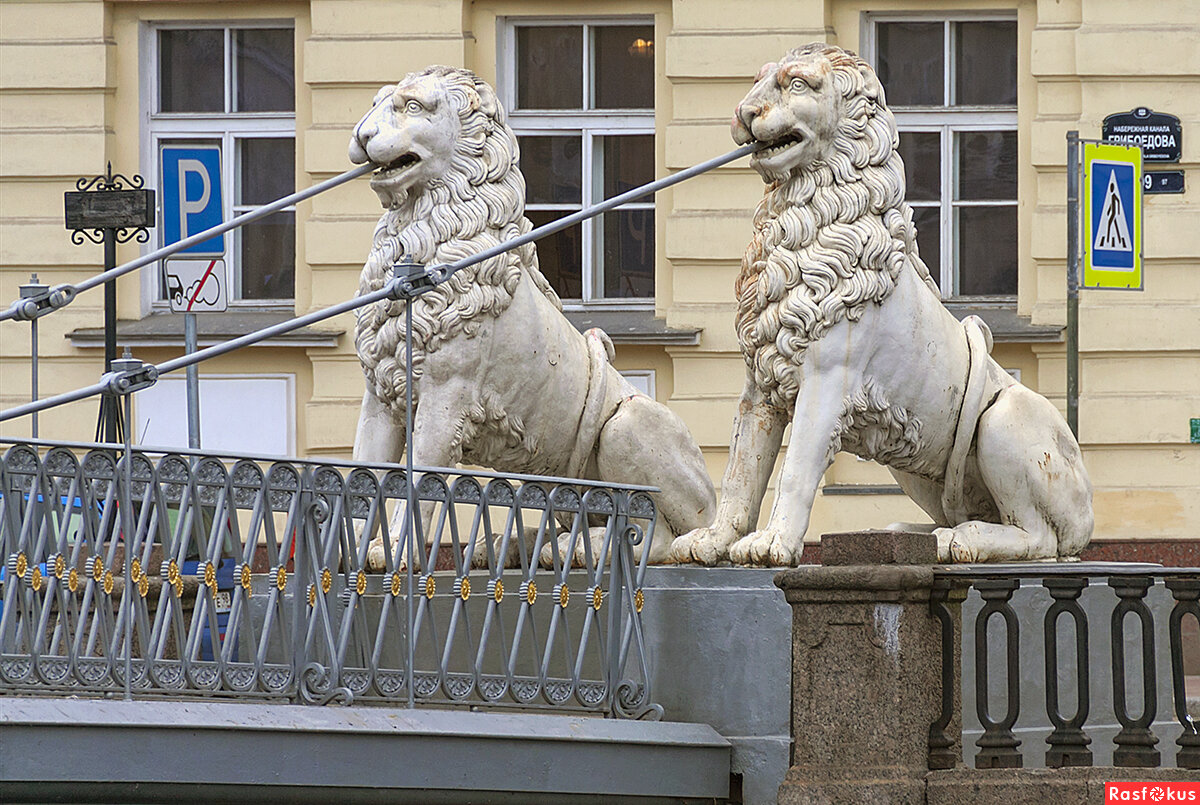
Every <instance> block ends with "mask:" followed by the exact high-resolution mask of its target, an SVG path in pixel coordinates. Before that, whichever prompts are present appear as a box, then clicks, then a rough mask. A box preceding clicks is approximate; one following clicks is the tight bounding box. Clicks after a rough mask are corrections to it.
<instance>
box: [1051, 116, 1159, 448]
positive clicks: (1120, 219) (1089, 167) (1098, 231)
mask: <svg viewBox="0 0 1200 805" xmlns="http://www.w3.org/2000/svg"><path fill="white" fill-rule="evenodd" d="M1080 146H1082V149H1081V148H1080ZM1081 150H1082V156H1083V159H1082V166H1081V164H1080V151H1081ZM1081 167H1082V171H1081ZM1081 172H1082V185H1083V189H1082V192H1083V208H1082V210H1081V209H1080V203H1079V202H1080V178H1081V176H1080V175H1081ZM1144 190H1145V184H1144V182H1143V174H1142V151H1141V149H1140V148H1139V147H1138V146H1136V145H1114V144H1111V143H1099V142H1095V141H1085V140H1081V139H1079V132H1078V131H1068V132H1067V424H1068V425H1069V426H1070V427H1071V432H1072V433H1074V434H1075V438H1077V439H1078V438H1079V289H1080V288H1081V287H1083V288H1096V289H1108V290H1123V291H1140V290H1142V289H1143V288H1144V285H1145V284H1144V279H1143V271H1142V231H1143V229H1142V194H1143V191H1144ZM1081 218H1082V219H1083V226H1082V232H1083V237H1084V238H1085V240H1084V241H1083V249H1082V259H1081V251H1080V219H1081ZM1081 265H1082V282H1081Z"/></svg>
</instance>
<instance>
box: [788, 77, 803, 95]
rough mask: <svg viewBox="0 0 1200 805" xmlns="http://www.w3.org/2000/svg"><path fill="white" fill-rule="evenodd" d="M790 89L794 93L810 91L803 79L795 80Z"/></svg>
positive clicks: (789, 85) (789, 86)
mask: <svg viewBox="0 0 1200 805" xmlns="http://www.w3.org/2000/svg"><path fill="white" fill-rule="evenodd" d="M788 89H790V90H791V91H792V92H804V91H805V90H806V89H808V84H806V83H805V81H804V79H803V78H793V79H792V83H790V84H788Z"/></svg>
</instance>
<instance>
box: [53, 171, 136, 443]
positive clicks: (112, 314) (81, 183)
mask: <svg viewBox="0 0 1200 805" xmlns="http://www.w3.org/2000/svg"><path fill="white" fill-rule="evenodd" d="M127 184H128V188H127V187H126V185H127ZM142 184H143V180H142V177H141V176H138V175H136V174H134V176H133V178H131V179H127V178H125V177H124V176H122V175H121V174H119V173H116V174H114V173H113V172H112V163H111V162H110V163H108V173H107V174H105V175H104V176H96V177H94V178H91V179H87V178H83V179H79V180H77V181H76V182H75V187H76V189H75V190H73V191H69V192H67V193H65V194H63V206H64V208H65V210H66V223H67V229H70V230H72V231H71V242H72V243H75V244H77V245H78V244H82V243H83V241H84V240H85V239H87V240H90V241H91V242H92V243H96V244H104V270H105V271H108V270H110V269H113V268H116V266H117V244H118V243H125V242H127V241H130V240H133V239H136V240H137V242H138V243H145V242H146V241H148V240H149V239H150V231H149V229H150V227H153V226H154V191H153V190H147V189H144V188H143V187H142ZM116 357H117V283H116V280H109V281H108V282H106V283H104V371H105V372H108V371H110V370H111V369H112V362H113V361H114V360H115V359H116ZM120 423H121V414H120V411H119V410H118V406H117V398H116V397H114V396H113V395H112V394H107V393H106V394H104V395H103V396H101V398H100V418H99V421H98V422H97V423H96V439H97V441H99V440H100V439H101V438H103V440H104V441H106V442H109V443H113V442H116V441H117V440H118V439H119V438H121V437H120V431H121V424H120Z"/></svg>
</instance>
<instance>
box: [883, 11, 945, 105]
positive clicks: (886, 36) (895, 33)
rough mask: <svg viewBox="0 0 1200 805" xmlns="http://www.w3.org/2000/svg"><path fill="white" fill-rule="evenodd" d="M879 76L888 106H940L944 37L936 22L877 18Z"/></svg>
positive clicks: (942, 99)
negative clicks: (888, 20) (881, 20)
mask: <svg viewBox="0 0 1200 805" xmlns="http://www.w3.org/2000/svg"><path fill="white" fill-rule="evenodd" d="M875 35H876V39H877V40H878V43H879V54H878V56H879V58H878V64H879V80H880V81H882V82H883V88H884V90H885V91H886V92H887V102H888V103H889V104H891V105H892V106H942V105H943V104H944V103H945V101H946V96H945V90H944V89H943V87H944V86H945V85H944V83H943V81H944V78H945V50H946V47H945V39H944V28H943V26H942V23H940V22H881V23H879V24H878V25H877V26H875Z"/></svg>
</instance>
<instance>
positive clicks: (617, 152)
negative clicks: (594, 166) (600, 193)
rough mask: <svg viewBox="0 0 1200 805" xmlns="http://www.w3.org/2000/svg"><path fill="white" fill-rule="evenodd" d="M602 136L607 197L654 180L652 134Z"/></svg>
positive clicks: (649, 199) (605, 194) (648, 199)
mask: <svg viewBox="0 0 1200 805" xmlns="http://www.w3.org/2000/svg"><path fill="white" fill-rule="evenodd" d="M603 140H604V146H603V147H604V197H605V198H612V197H613V196H616V195H619V194H621V193H624V192H626V191H628V190H633V189H634V188H635V187H641V186H642V185H644V184H646V183H647V182H653V181H654V135H653V134H639V135H629V136H625V137H604V138H603ZM596 200H597V201H599V200H600V199H596ZM642 200H643V201H653V200H654V199H653V198H646V199H642Z"/></svg>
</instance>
